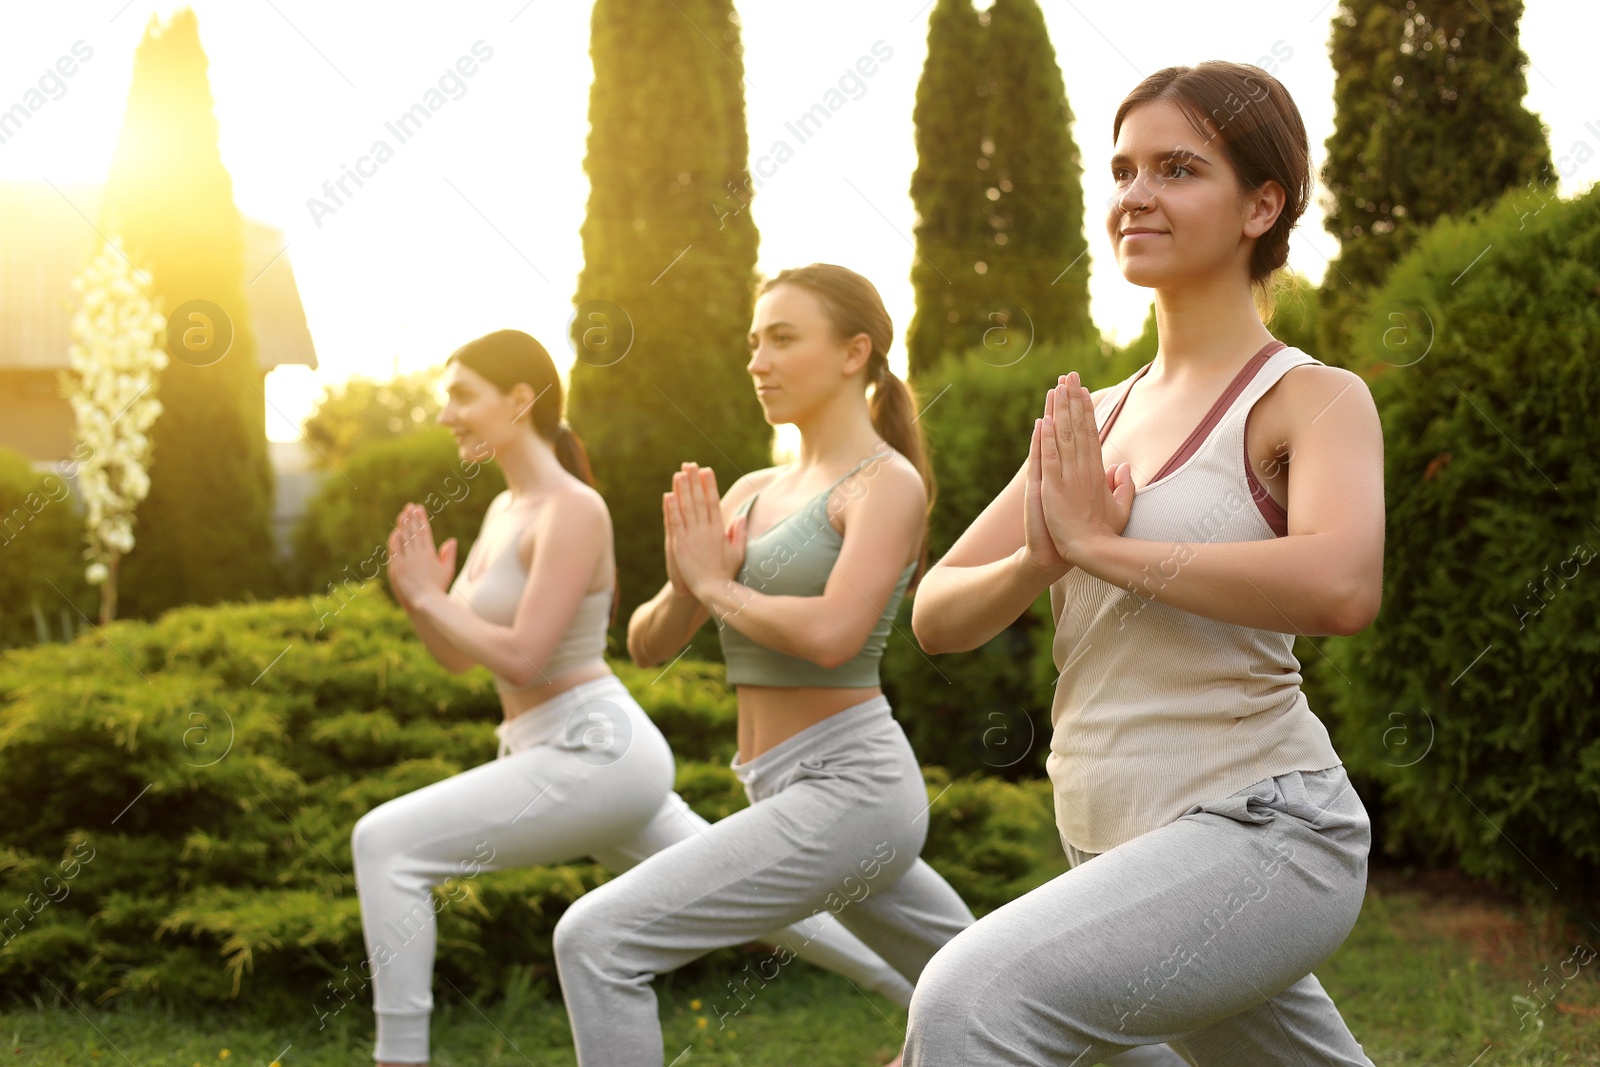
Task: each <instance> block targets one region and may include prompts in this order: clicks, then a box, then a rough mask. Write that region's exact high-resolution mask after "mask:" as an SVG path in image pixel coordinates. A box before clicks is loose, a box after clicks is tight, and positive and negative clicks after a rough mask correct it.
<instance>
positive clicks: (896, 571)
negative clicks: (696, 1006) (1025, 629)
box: [555, 264, 973, 1067]
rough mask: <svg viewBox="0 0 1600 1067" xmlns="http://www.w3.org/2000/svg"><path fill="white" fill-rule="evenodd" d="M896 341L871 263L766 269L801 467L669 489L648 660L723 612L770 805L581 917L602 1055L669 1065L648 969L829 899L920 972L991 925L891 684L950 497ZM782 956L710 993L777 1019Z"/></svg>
mask: <svg viewBox="0 0 1600 1067" xmlns="http://www.w3.org/2000/svg"><path fill="white" fill-rule="evenodd" d="M893 333H894V328H893V325H892V324H891V322H890V320H889V316H888V313H887V312H886V311H885V310H884V307H883V301H882V299H881V298H880V297H879V296H878V291H877V290H876V289H875V288H874V287H873V286H872V283H871V282H869V281H867V279H865V278H863V277H862V276H861V275H859V274H856V273H855V272H854V271H849V270H846V269H844V268H843V267H837V266H832V265H829V264H812V265H811V266H809V267H802V268H799V269H796V270H786V271H784V272H782V273H781V274H779V275H778V276H777V277H776V278H773V279H772V280H771V281H769V282H767V283H766V284H765V285H763V286H762V287H761V290H760V293H759V296H758V299H757V301H756V308H755V319H754V323H753V325H752V328H751V332H750V347H751V356H750V362H749V365H748V367H747V369H748V370H749V372H750V374H751V376H752V377H753V378H754V379H755V386H756V395H757V397H758V399H759V400H760V402H761V405H762V408H763V410H764V411H765V413H766V418H767V421H768V422H771V423H774V424H776V423H792V424H794V425H795V426H796V427H797V428H798V429H799V430H800V437H801V447H800V459H799V461H798V462H797V463H795V464H793V465H792V466H786V467H778V468H772V469H769V470H764V471H758V472H755V473H753V474H749V475H746V476H744V477H743V478H741V479H739V480H738V481H737V482H736V483H734V485H733V486H732V487H731V488H730V489H729V490H728V494H727V496H726V498H719V496H718V493H717V485H716V480H715V477H714V475H713V474H712V472H711V471H710V470H709V469H705V470H702V469H699V468H697V467H695V466H694V465H693V464H685V465H684V469H683V470H682V471H680V472H679V473H678V474H676V475H674V479H673V483H674V484H673V489H672V491H671V492H669V493H666V494H664V496H663V500H662V517H663V522H664V525H665V530H666V555H667V573H668V581H667V583H666V584H665V585H664V586H663V587H662V589H661V591H660V592H659V593H657V594H656V596H655V597H654V598H653V599H651V600H650V601H649V602H647V603H645V604H643V605H641V606H640V607H639V608H638V609H637V610H636V611H635V612H634V615H633V618H632V620H631V622H630V625H629V627H628V651H629V654H630V655H631V656H632V657H633V659H634V662H636V663H638V664H640V665H642V666H649V665H653V664H658V663H663V662H666V661H668V660H670V659H671V658H672V657H673V656H675V655H677V653H678V652H679V650H681V649H682V648H683V646H684V645H686V644H687V643H688V641H689V639H690V638H691V637H692V636H693V635H694V633H695V631H696V630H697V629H699V627H700V626H701V625H702V624H704V623H705V621H706V620H707V619H708V618H711V617H712V616H715V617H716V619H717V625H718V630H719V633H720V636H721V639H722V647H723V654H724V657H725V658H726V660H727V663H728V681H729V682H730V683H731V684H733V685H734V686H736V687H737V690H738V698H739V728H738V729H739V750H738V754H737V755H736V756H735V757H734V760H733V764H732V767H733V770H734V773H735V774H737V775H738V776H739V778H740V780H741V781H742V782H743V783H744V787H745V793H746V795H747V796H749V798H750V801H751V804H750V807H748V808H745V809H744V810H742V811H739V812H736V813H734V814H733V815H731V816H729V817H728V818H726V819H723V820H722V821H720V822H717V823H713V824H711V825H710V826H709V827H707V828H706V829H705V830H704V831H703V832H701V833H700V834H698V835H696V836H695V837H693V838H689V839H687V840H684V841H681V842H679V843H678V844H676V845H673V846H672V847H671V848H668V849H666V850H665V851H663V852H660V853H657V854H656V855H654V856H652V857H651V858H650V859H648V860H646V861H644V862H643V863H641V864H640V865H639V866H637V867H635V868H633V869H632V870H630V871H628V872H626V873H624V874H622V875H619V876H618V877H616V878H614V879H612V880H611V881H609V882H607V883H606V884H604V885H602V886H600V887H599V888H597V889H595V890H592V891H591V892H589V893H588V894H586V895H585V896H584V897H582V898H581V899H579V900H578V901H577V902H576V903H575V904H573V906H572V907H571V908H569V909H568V910H567V912H566V914H565V915H563V916H562V919H561V921H560V923H559V924H557V926H556V932H555V951H556V963H557V966H558V968H559V970H560V973H561V986H562V992H563V994H564V996H565V997H566V1001H567V1011H568V1014H569V1016H570V1017H571V1022H572V1033H573V1039H574V1042H575V1044H576V1046H577V1053H578V1062H579V1064H580V1065H582V1067H595V1065H600V1064H604V1065H606V1067H659V1065H660V1064H662V1063H663V1059H664V1057H663V1050H662V1044H661V1027H660V1022H659V1020H658V1018H657V1007H656V999H655V994H654V992H653V991H652V990H651V988H650V981H651V979H652V978H653V977H654V976H655V975H657V974H659V973H661V972H662V971H670V970H674V969H676V968H678V967H681V966H683V965H684V964H685V963H688V962H690V961H691V960H694V959H696V958H698V957H700V956H703V955H705V954H706V953H707V952H710V951H711V950H713V949H716V948H719V947H722V946H727V945H737V944H741V943H743V942H745V941H748V940H750V939H751V938H752V937H754V936H756V935H757V932H758V931H759V930H765V929H769V928H770V927H771V926H772V925H773V923H774V922H775V921H776V922H778V923H780V924H781V923H793V922H799V923H800V925H801V926H805V925H806V922H805V921H806V920H811V917H813V916H815V915H817V914H818V913H822V912H830V913H832V914H833V915H835V916H837V918H838V920H839V921H840V922H842V923H843V924H844V925H845V926H846V927H847V928H849V930H850V931H851V932H852V933H854V934H855V935H856V936H857V937H859V938H860V939H861V940H862V941H863V942H864V943H865V944H866V945H867V946H868V947H869V948H871V949H872V950H873V951H875V952H876V953H878V955H880V956H882V957H883V959H885V960H886V961H888V963H889V964H890V965H891V966H892V967H894V968H895V969H896V970H897V971H899V972H900V973H901V974H902V975H903V976H904V977H905V978H906V980H907V981H909V982H913V983H914V982H915V981H916V979H917V976H918V975H919V974H921V972H922V968H923V966H924V965H925V964H926V963H927V962H928V960H929V959H930V958H932V956H933V954H934V953H935V952H936V951H937V950H938V949H939V948H940V947H941V946H942V945H943V944H944V943H945V942H947V941H949V940H950V939H951V938H953V937H954V936H955V935H956V934H958V933H960V932H961V931H962V930H963V929H965V928H966V927H968V926H969V925H971V923H972V921H973V919H972V913H971V912H970V911H969V910H968V909H967V907H966V905H965V904H963V903H962V901H961V898H960V897H959V896H958V895H957V894H956V892H955V890H953V889H951V888H950V886H949V884H948V883H947V882H945V880H944V879H943V878H941V877H940V876H939V875H938V873H937V872H935V871H934V870H933V868H931V867H929V866H928V864H927V863H925V862H923V861H922V859H921V858H920V853H921V851H922V845H923V840H924V838H925V837H926V836H927V827H928V820H927V809H928V794H927V790H926V788H925V787H924V785H923V780H922V771H921V767H920V766H919V764H918V762H917V759H916V756H915V755H914V754H913V753H912V751H911V746H910V744H909V743H908V742H907V741H906V737H905V733H904V731H903V730H901V728H900V725H899V723H897V722H896V721H895V719H894V717H893V715H892V714H891V712H890V707H889V702H888V700H887V699H886V698H885V697H884V695H883V690H882V689H881V688H880V687H879V685H878V661H879V659H880V657H881V656H882V653H883V643H884V638H885V637H886V635H887V634H888V631H889V627H890V625H891V624H892V620H893V618H894V615H895V610H896V608H897V607H898V606H899V603H900V599H901V597H902V595H903V594H904V593H905V591H906V589H907V587H908V585H909V584H910V583H911V580H912V578H913V577H914V576H915V574H916V573H917V572H918V571H920V570H921V569H923V567H924V566H925V564H926V553H927V548H926V544H925V540H926V538H925V534H926V526H927V515H928V501H929V497H930V495H931V490H932V477H931V475H930V474H929V472H928V468H927V460H926V458H925V456H926V454H925V450H924V448H923V443H922V440H921V436H920V430H919V429H918V427H917V426H916V424H915V421H914V419H915V415H916V404H915V399H914V397H913V395H912V393H911V391H910V389H909V388H908V387H907V386H906V384H905V383H904V382H902V381H900V380H899V379H898V378H896V377H895V376H894V374H893V373H892V372H891V371H890V370H889V365H888V357H887V353H888V349H889V343H890V341H891V339H892V337H893ZM869 386H870V387H871V391H870V393H869ZM758 494H759V505H760V506H759V507H756V506H755V505H756V504H757V502H758ZM725 531H726V532H725ZM786 957H787V954H786V953H783V952H779V953H777V954H774V956H773V957H772V958H771V959H769V960H767V961H763V963H762V964H761V965H758V966H757V968H756V972H757V974H756V975H753V976H752V977H751V978H748V979H743V980H741V982H740V984H739V986H738V987H737V988H734V989H733V991H732V995H730V996H729V998H728V999H727V1001H726V1002H724V1003H714V1004H713V1005H712V1006H711V1008H712V1010H713V1012H714V1013H715V1014H717V1016H718V1021H719V1025H721V1024H725V1020H726V1018H727V1017H728V1016H729V1015H730V1014H733V1013H737V1012H741V1011H743V1010H745V1009H746V1007H747V1006H750V1007H752V1009H753V1010H762V1007H761V1004H760V1001H759V998H760V996H761V993H760V990H761V988H763V987H765V986H766V985H767V984H770V982H773V981H777V982H781V981H782V979H781V967H782V965H783V964H784V963H787V962H788V959H787V958H786ZM752 982H754V986H752ZM730 986H732V983H730ZM777 1003H778V1002H777V1001H776V1000H773V1001H770V1002H769V1004H768V1007H767V1008H766V1010H777V1007H776V1006H777Z"/></svg>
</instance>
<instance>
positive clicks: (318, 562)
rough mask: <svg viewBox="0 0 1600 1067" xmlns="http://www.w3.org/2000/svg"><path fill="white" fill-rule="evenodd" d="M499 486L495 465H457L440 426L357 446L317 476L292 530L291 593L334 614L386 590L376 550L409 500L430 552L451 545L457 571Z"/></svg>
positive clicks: (453, 446)
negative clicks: (421, 520)
mask: <svg viewBox="0 0 1600 1067" xmlns="http://www.w3.org/2000/svg"><path fill="white" fill-rule="evenodd" d="M505 487H506V479H505V475H504V474H503V473H502V472H501V470H500V467H499V465H498V464H496V463H468V462H463V461H462V460H461V459H460V458H459V455H458V452H457V450H456V444H455V438H454V437H452V436H451V434H450V431H448V430H446V429H444V428H443V427H437V426H435V427H429V428H428V429H426V430H418V431H416V432H414V433H409V434H406V435H404V436H402V437H396V438H390V439H380V440H377V441H373V442H371V443H369V444H365V445H362V446H360V447H359V448H357V449H356V450H355V451H354V452H352V453H351V454H350V457H349V458H348V459H347V460H346V461H345V462H343V463H341V464H339V467H338V468H337V469H335V470H331V471H328V472H327V473H325V474H324V475H323V476H322V485H321V488H320V489H319V490H318V491H317V495H316V496H315V497H313V498H312V500H311V502H310V505H309V506H308V507H307V509H306V513H305V515H303V516H302V517H301V520H300V523H299V525H298V526H297V527H296V529H295V533H294V567H293V572H294V589H295V591H296V592H300V593H309V594H312V595H314V596H317V597H319V598H321V599H324V600H327V601H328V602H329V604H328V605H327V607H326V610H337V608H338V607H339V605H341V604H342V603H344V602H345V601H346V600H348V599H350V598H351V597H353V596H355V595H356V591H357V590H358V589H359V588H361V587H363V586H364V585H365V584H366V583H368V582H373V581H376V582H377V584H378V586H379V587H381V588H383V589H384V590H385V591H387V590H388V579H387V578H386V577H385V576H384V573H383V567H382V561H383V560H384V559H386V558H387V553H386V552H382V551H380V549H386V548H387V545H388V539H389V531H390V530H392V529H394V520H395V516H397V515H399V514H400V509H401V508H402V507H404V506H405V505H406V503H407V502H408V501H410V502H414V503H417V504H420V505H422V507H423V508H424V509H425V510H426V511H427V512H428V521H429V524H430V525H431V526H432V527H433V538H434V543H435V544H436V545H442V544H444V543H445V542H446V541H448V540H449V539H450V538H452V537H454V538H456V540H457V542H458V544H457V546H456V561H457V566H458V567H459V566H460V563H461V561H463V560H465V559H466V558H467V553H468V552H469V551H471V549H472V543H473V542H474V541H476V540H477V538H478V530H479V528H480V527H481V526H482V524H483V514H484V512H485V511H486V510H487V509H488V507H489V502H490V501H491V500H493V499H494V498H495V497H496V496H498V495H499V494H500V493H501V492H502V491H503V490H504V489H505Z"/></svg>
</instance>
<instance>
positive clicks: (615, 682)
mask: <svg viewBox="0 0 1600 1067" xmlns="http://www.w3.org/2000/svg"><path fill="white" fill-rule="evenodd" d="M607 694H610V695H612V696H620V697H626V698H627V699H628V700H630V701H631V700H632V699H633V694H632V693H630V692H629V691H628V687H627V686H625V685H623V684H622V679H621V678H618V677H617V676H616V675H614V674H608V675H606V676H605V677H604V678H595V679H592V680H591V681H587V682H581V683H579V684H578V685H575V686H573V687H572V688H571V689H568V690H567V691H566V692H564V693H557V694H556V695H555V696H553V697H551V698H550V699H549V700H546V701H543V702H541V703H538V704H535V705H534V706H533V707H531V708H529V709H528V710H527V711H524V712H523V713H522V714H520V715H518V716H517V717H516V718H514V719H508V720H506V721H505V722H502V723H501V724H500V725H498V726H496V727H495V728H494V732H495V736H496V737H498V738H500V755H501V756H502V757H504V756H506V755H509V754H511V753H513V752H521V751H522V750H523V749H525V748H532V747H533V746H534V745H542V744H544V743H545V742H546V741H549V740H551V739H552V738H554V737H559V736H561V734H562V733H563V731H564V730H565V728H566V723H567V720H568V719H569V718H570V717H571V716H572V713H573V712H575V711H577V710H578V709H579V708H580V707H582V706H583V705H584V704H586V703H588V702H589V701H591V700H597V699H603V698H604V697H605V696H606V695H607Z"/></svg>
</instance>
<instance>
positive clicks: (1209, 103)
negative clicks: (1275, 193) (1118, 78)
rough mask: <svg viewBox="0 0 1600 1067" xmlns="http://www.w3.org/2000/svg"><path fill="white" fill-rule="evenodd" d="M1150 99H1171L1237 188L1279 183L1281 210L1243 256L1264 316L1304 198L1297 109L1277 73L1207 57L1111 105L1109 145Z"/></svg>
mask: <svg viewBox="0 0 1600 1067" xmlns="http://www.w3.org/2000/svg"><path fill="white" fill-rule="evenodd" d="M1154 100H1165V101H1169V102H1171V103H1174V104H1177V105H1178V106H1179V107H1180V108H1181V109H1182V110H1183V112H1184V115H1185V117H1187V118H1188V120H1189V124H1190V125H1192V126H1193V127H1194V128H1195V131H1196V132H1197V133H1199V134H1201V135H1202V136H1203V137H1205V139H1206V143H1207V144H1211V143H1216V144H1218V145H1220V146H1221V148H1222V151H1223V153H1224V154H1225V155H1226V156H1227V157H1228V162H1229V163H1231V164H1232V165H1233V169H1234V170H1235V171H1236V172H1237V173H1238V175H1239V180H1240V182H1242V183H1243V185H1244V186H1247V187H1249V188H1250V189H1260V188H1261V186H1262V185H1263V184H1265V183H1266V182H1268V181H1275V182H1277V183H1278V184H1279V185H1280V186H1282V187H1283V191H1284V203H1283V210H1282V211H1281V212H1279V214H1278V218H1277V219H1276V220H1275V221H1274V222H1273V224H1272V228H1271V229H1269V230H1268V231H1267V232H1266V233H1264V234H1262V235H1261V236H1260V237H1258V238H1256V243H1255V249H1254V251H1253V252H1252V253H1251V255H1250V284H1251V286H1252V287H1253V288H1254V289H1255V290H1256V292H1257V294H1258V299H1257V302H1256V306H1257V308H1258V309H1259V310H1260V311H1261V314H1262V315H1263V317H1270V316H1271V314H1272V310H1273V307H1274V305H1275V303H1276V292H1275V291H1274V288H1273V285H1272V281H1273V274H1274V272H1276V271H1277V270H1278V268H1280V267H1282V266H1283V265H1284V264H1285V263H1286V262H1288V259H1289V232H1290V231H1291V230H1293V229H1294V225H1295V223H1296V222H1298V221H1299V219H1300V216H1301V215H1302V214H1304V213H1305V210H1306V207H1307V205H1308V204H1309V203H1310V201H1311V151H1310V148H1309V147H1308V145H1307V141H1306V127H1305V123H1304V122H1303V121H1302V120H1301V118H1300V109H1299V108H1297V107H1295V104H1294V101H1293V100H1292V99H1290V97H1289V91H1288V90H1287V89H1285V88H1284V87H1283V85H1282V84H1281V83H1280V82H1279V81H1278V80H1277V79H1276V78H1274V77H1273V76H1272V75H1270V74H1268V73H1267V72H1266V71H1264V70H1262V69H1261V68H1260V67H1256V66H1252V65H1250V64H1248V63H1231V62H1227V61H1224V60H1209V61H1207V62H1205V63H1201V64H1199V65H1197V66H1193V67H1166V68H1164V69H1162V70H1158V71H1156V72H1155V73H1154V74H1152V75H1150V76H1149V77H1148V78H1146V79H1145V80H1144V81H1142V82H1140V83H1139V84H1138V85H1137V86H1135V87H1134V89H1133V92H1131V93H1129V94H1128V95H1127V97H1126V98H1125V99H1124V100H1123V101H1122V104H1121V105H1120V106H1119V107H1118V108H1117V115H1116V118H1115V119H1113V120H1112V123H1111V140H1112V141H1113V143H1114V142H1115V141H1116V139H1117V135H1118V134H1119V133H1120V132H1121V131H1122V120H1123V119H1124V118H1126V117H1127V115H1128V112H1129V111H1131V110H1133V108H1135V107H1136V106H1138V105H1139V104H1143V103H1147V102H1150V101H1154ZM1242 194H1243V189H1242V188H1241V195H1242Z"/></svg>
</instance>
